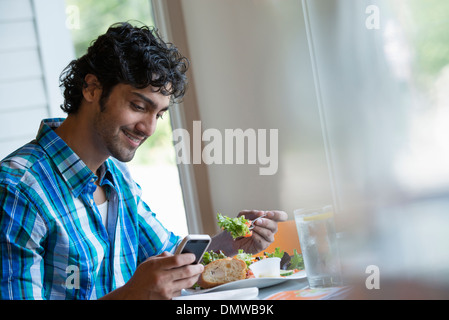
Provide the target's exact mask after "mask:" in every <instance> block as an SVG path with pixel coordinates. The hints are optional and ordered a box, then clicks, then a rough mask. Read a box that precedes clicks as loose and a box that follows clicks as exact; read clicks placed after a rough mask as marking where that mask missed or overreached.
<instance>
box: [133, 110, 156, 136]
mask: <svg viewBox="0 0 449 320" xmlns="http://www.w3.org/2000/svg"><path fill="white" fill-rule="evenodd" d="M156 126H157V118H156V116H155V115H147V116H146V117H145V118H143V119H142V120H141V121H139V122H138V123H137V125H136V130H137V131H139V132H140V133H141V134H142V135H145V136H146V137H150V136H152V135H153V133H154V132H155V131H156Z"/></svg>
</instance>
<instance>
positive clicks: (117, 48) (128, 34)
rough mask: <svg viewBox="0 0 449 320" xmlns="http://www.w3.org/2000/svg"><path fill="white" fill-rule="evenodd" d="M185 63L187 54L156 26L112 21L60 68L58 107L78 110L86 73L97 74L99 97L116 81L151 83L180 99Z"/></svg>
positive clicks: (143, 85) (136, 84)
mask: <svg viewBox="0 0 449 320" xmlns="http://www.w3.org/2000/svg"><path fill="white" fill-rule="evenodd" d="M188 66H189V61H188V60H187V58H185V57H184V56H182V55H181V54H180V52H179V51H178V49H177V48H176V47H175V46H174V45H173V44H171V43H166V42H164V41H163V40H162V39H161V37H160V36H159V34H158V31H157V29H156V28H151V27H148V26H145V25H144V26H141V27H136V26H132V25H131V24H130V23H128V22H119V23H115V24H113V25H112V26H110V27H109V29H108V30H107V32H106V33H105V34H103V35H101V36H99V37H98V38H97V39H96V40H95V41H94V42H93V44H92V45H91V46H90V47H89V48H88V50H87V53H86V54H85V55H84V56H82V57H81V58H79V59H76V60H73V61H71V62H70V63H69V65H68V66H67V67H66V68H65V69H64V70H63V71H62V73H61V76H60V78H59V80H60V87H61V88H64V91H63V95H64V104H63V105H61V109H62V110H63V111H64V112H66V113H68V114H70V113H76V112H77V111H78V109H79V107H80V105H81V101H82V99H83V92H82V91H83V88H84V87H86V86H87V84H86V82H85V80H84V79H85V77H86V75H87V74H93V75H95V76H96V77H97V78H98V81H99V82H100V84H101V86H102V88H103V92H102V97H101V99H102V101H104V100H105V99H107V97H108V96H109V94H110V92H111V90H112V88H113V87H114V86H115V85H117V84H119V83H122V84H129V85H131V86H133V87H135V88H138V89H143V88H146V87H148V86H149V85H151V86H153V87H154V88H157V90H159V91H160V92H161V93H162V94H164V95H166V96H171V98H172V99H173V100H180V99H181V98H182V97H183V96H184V94H185V91H186V89H187V76H186V71H187V68H188Z"/></svg>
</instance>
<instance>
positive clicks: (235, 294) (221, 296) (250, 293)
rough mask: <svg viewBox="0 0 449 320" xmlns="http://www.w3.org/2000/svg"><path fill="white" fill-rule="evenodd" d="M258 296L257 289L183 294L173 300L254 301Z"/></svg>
mask: <svg viewBox="0 0 449 320" xmlns="http://www.w3.org/2000/svg"><path fill="white" fill-rule="evenodd" d="M258 295H259V288H257V287H254V288H243V289H234V290H224V291H216V292H208V293H198V294H183V293H181V296H179V297H174V298H173V300H254V299H257V296H258Z"/></svg>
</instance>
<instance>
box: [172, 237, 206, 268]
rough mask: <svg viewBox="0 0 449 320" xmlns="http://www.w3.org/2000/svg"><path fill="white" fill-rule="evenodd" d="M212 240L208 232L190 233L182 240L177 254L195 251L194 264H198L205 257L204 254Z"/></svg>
mask: <svg viewBox="0 0 449 320" xmlns="http://www.w3.org/2000/svg"><path fill="white" fill-rule="evenodd" d="M210 242H211V238H210V236H208V235H207V234H190V235H188V236H186V237H185V238H184V239H183V240H182V242H181V243H180V244H179V246H178V248H177V249H176V252H175V254H181V253H193V254H195V261H194V262H193V264H197V263H199V262H200V261H201V259H202V258H203V254H204V253H205V252H206V250H207V248H208V247H209V244H210Z"/></svg>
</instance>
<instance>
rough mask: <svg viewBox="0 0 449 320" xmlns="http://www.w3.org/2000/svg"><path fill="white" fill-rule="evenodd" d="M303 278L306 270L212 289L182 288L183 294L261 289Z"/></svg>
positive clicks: (231, 283)
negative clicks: (285, 275)
mask: <svg viewBox="0 0 449 320" xmlns="http://www.w3.org/2000/svg"><path fill="white" fill-rule="evenodd" d="M303 278H306V272H305V271H304V270H301V271H299V272H297V273H294V274H292V275H291V276H287V277H273V278H251V279H244V280H238V281H233V282H229V283H225V284H222V285H221V286H216V287H213V288H210V289H184V290H182V295H189V294H198V293H206V292H211V291H223V290H235V289H242V288H251V287H257V288H259V289H261V288H265V287H270V286H274V285H275V284H279V283H282V282H284V281H287V280H297V279H303Z"/></svg>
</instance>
